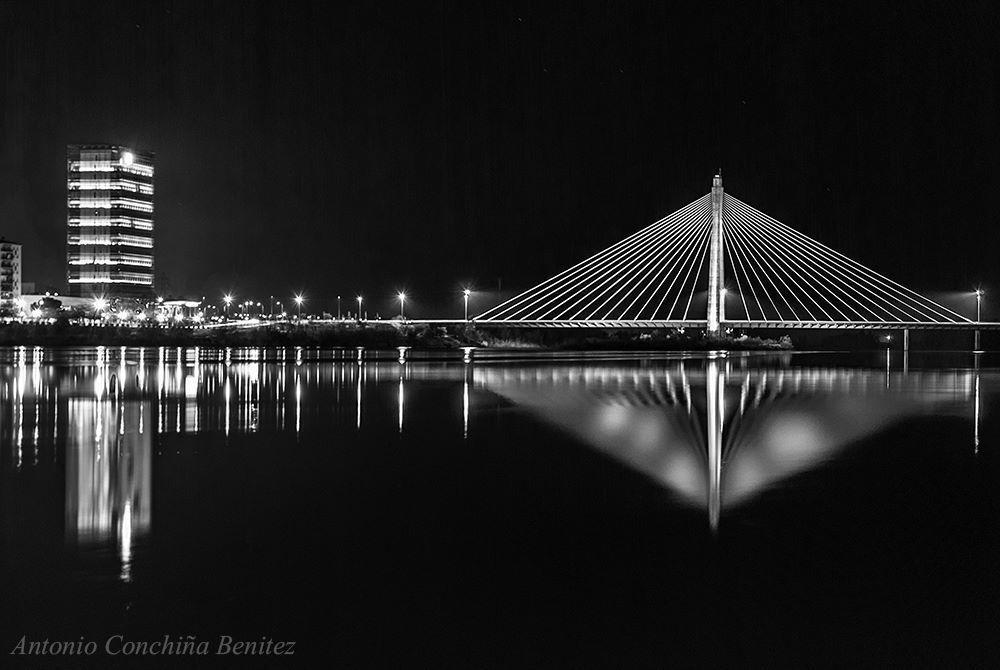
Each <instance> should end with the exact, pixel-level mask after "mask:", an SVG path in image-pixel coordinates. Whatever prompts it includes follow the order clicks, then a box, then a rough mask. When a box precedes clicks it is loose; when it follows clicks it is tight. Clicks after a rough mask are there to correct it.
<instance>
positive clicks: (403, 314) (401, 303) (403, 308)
mask: <svg viewBox="0 0 1000 670" xmlns="http://www.w3.org/2000/svg"><path fill="white" fill-rule="evenodd" d="M399 315H400V316H401V317H402V318H403V320H404V321H405V320H406V294H405V293H403V292H402V291H400V292H399Z"/></svg>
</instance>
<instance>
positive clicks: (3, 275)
mask: <svg viewBox="0 0 1000 670" xmlns="http://www.w3.org/2000/svg"><path fill="white" fill-rule="evenodd" d="M20 300H21V245H20V244H18V243H17V242H11V241H10V240H7V239H4V238H2V237H0V305H3V306H10V305H12V304H16V303H18V302H20Z"/></svg>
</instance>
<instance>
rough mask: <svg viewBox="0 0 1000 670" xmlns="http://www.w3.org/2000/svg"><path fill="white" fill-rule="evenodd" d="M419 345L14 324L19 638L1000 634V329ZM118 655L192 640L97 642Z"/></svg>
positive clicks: (7, 405) (925, 658) (704, 654)
mask: <svg viewBox="0 0 1000 670" xmlns="http://www.w3.org/2000/svg"><path fill="white" fill-rule="evenodd" d="M397 357H398V354H397V352H395V351H392V352H365V353H364V355H363V356H362V360H360V361H359V360H358V354H357V352H355V351H353V350H350V351H329V350H324V351H316V350H296V349H292V348H289V349H266V350H257V349H252V350H231V351H222V350H197V349H174V348H168V349H134V348H130V349H119V348H109V349H104V348H98V349H93V348H91V349H52V350H50V349H44V350H43V349H31V348H27V349H24V348H22V349H5V350H0V560H2V574H0V589H2V590H0V602H2V605H0V642H2V644H3V649H2V650H0V651H3V653H4V654H6V653H7V651H8V650H9V649H11V648H13V647H14V645H15V644H16V643H17V641H18V640H19V639H20V638H21V636H22V635H26V636H27V637H28V638H29V639H38V640H40V639H44V638H49V639H51V640H56V639H59V640H77V639H79V638H80V637H81V636H83V637H84V638H85V639H88V640H90V639H93V640H97V641H98V642H99V643H100V644H102V645H103V643H104V640H106V639H107V638H108V636H109V635H114V634H122V635H124V636H125V637H126V638H128V639H132V640H155V639H162V638H163V636H164V635H170V636H171V637H173V638H175V639H176V638H180V637H182V636H186V635H192V636H196V638H197V639H199V640H213V643H214V640H216V639H217V638H218V636H219V635H221V634H226V635H231V636H233V637H234V638H236V639H245V640H260V639H262V638H273V639H275V640H295V641H297V647H296V656H295V657H294V658H293V659H288V658H283V659H270V660H268V661H267V663H268V664H270V665H273V666H275V667H282V666H284V665H288V664H300V665H305V666H313V667H315V663H314V662H315V661H317V660H318V659H331V660H332V661H333V662H334V663H337V662H343V663H344V664H345V665H347V666H348V667H568V668H579V667H615V668H618V667H675V666H677V667H680V666H704V665H707V664H714V665H721V666H747V665H750V666H767V667H776V666H780V667H784V666H794V667H845V666H850V667H856V666H866V665H872V666H878V665H886V664H891V665H895V666H904V667H913V666H921V667H932V666H937V667H940V666H942V665H948V666H952V667H954V666H963V667H975V666H987V665H990V664H991V661H994V660H995V659H996V658H997V654H998V652H1000V646H998V644H997V641H998V632H997V631H998V627H1000V623H998V622H1000V606H998V603H1000V577H998V573H1000V570H998V567H997V566H998V565H1000V541H998V540H1000V506H998V493H997V490H998V484H1000V468H998V463H1000V460H998V458H997V450H998V449H1000V443H998V439H997V436H998V427H1000V420H998V419H1000V412H998V411H997V410H998V409H1000V403H998V391H1000V374H998V370H997V368H996V367H995V365H996V363H997V360H995V359H993V358H991V357H990V355H984V356H980V357H977V358H974V357H973V355H972V354H961V353H956V354H917V353H914V354H911V355H910V357H909V359H908V360H904V358H903V357H902V355H901V354H900V353H898V352H897V353H894V354H892V355H887V354H886V353H885V352H881V353H870V354H851V355H848V354H796V355H787V354H786V355H779V356H775V355H729V356H724V355H718V356H702V355H679V354H677V355H666V354H658V355H643V354H634V353H629V354H601V355H583V354H560V355H558V356H528V355H522V356H515V357H509V358H504V357H497V356H494V357H491V358H486V357H483V356H482V355H479V356H474V358H473V360H472V361H463V360H462V359H461V355H459V356H457V357H456V356H451V355H439V356H438V358H432V359H424V360H421V357H420V356H419V355H418V354H413V353H410V354H409V355H408V358H407V360H405V361H402V362H401V361H399V360H397ZM11 658H13V661H12V662H11V663H8V662H7V660H4V661H3V662H0V666H4V667H7V666H8V665H10V667H20V666H19V663H22V662H23V663H24V664H25V665H28V663H29V661H26V660H25V659H20V658H16V657H9V656H8V657H7V659H11ZM209 660H212V659H209ZM215 660H218V659H215ZM116 662H117V663H119V664H121V665H134V666H139V667H150V666H158V665H163V666H167V667H188V666H189V665H190V660H189V659H178V658H173V659H169V658H162V657H161V658H144V659H141V661H137V660H135V659H132V660H129V661H125V660H122V659H120V658H119V659H108V658H107V657H104V656H103V655H101V654H99V655H98V656H96V657H95V658H93V659H90V660H89V663H91V664H93V665H94V666H96V667H108V665H109V663H110V664H114V663H116ZM227 662H230V661H227ZM30 663H38V659H34V660H31V661H30ZM83 663H84V661H83V660H80V659H76V660H74V662H73V664H70V665H68V666H67V664H65V663H64V664H62V665H61V666H60V667H75V666H76V664H83ZM39 665H40V666H41V667H54V666H52V665H47V666H46V665H45V664H43V663H39Z"/></svg>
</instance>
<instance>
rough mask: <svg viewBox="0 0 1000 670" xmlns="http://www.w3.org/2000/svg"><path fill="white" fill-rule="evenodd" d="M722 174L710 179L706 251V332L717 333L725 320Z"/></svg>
mask: <svg viewBox="0 0 1000 670" xmlns="http://www.w3.org/2000/svg"><path fill="white" fill-rule="evenodd" d="M722 197H723V193H722V174H721V172H720V173H719V174H717V175H715V176H714V177H712V237H711V241H710V246H709V250H708V315H707V321H708V332H709V334H711V335H717V334H718V333H719V328H720V324H721V323H722V322H723V321H725V319H726V301H725V296H724V292H725V277H724V274H723V273H724V265H723V261H722V244H723V242H722Z"/></svg>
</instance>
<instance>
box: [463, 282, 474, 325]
mask: <svg viewBox="0 0 1000 670" xmlns="http://www.w3.org/2000/svg"><path fill="white" fill-rule="evenodd" d="M470 295H472V291H470V290H469V289H464V290H463V291H462V299H463V300H465V320H466V321H468V320H469V296H470Z"/></svg>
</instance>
